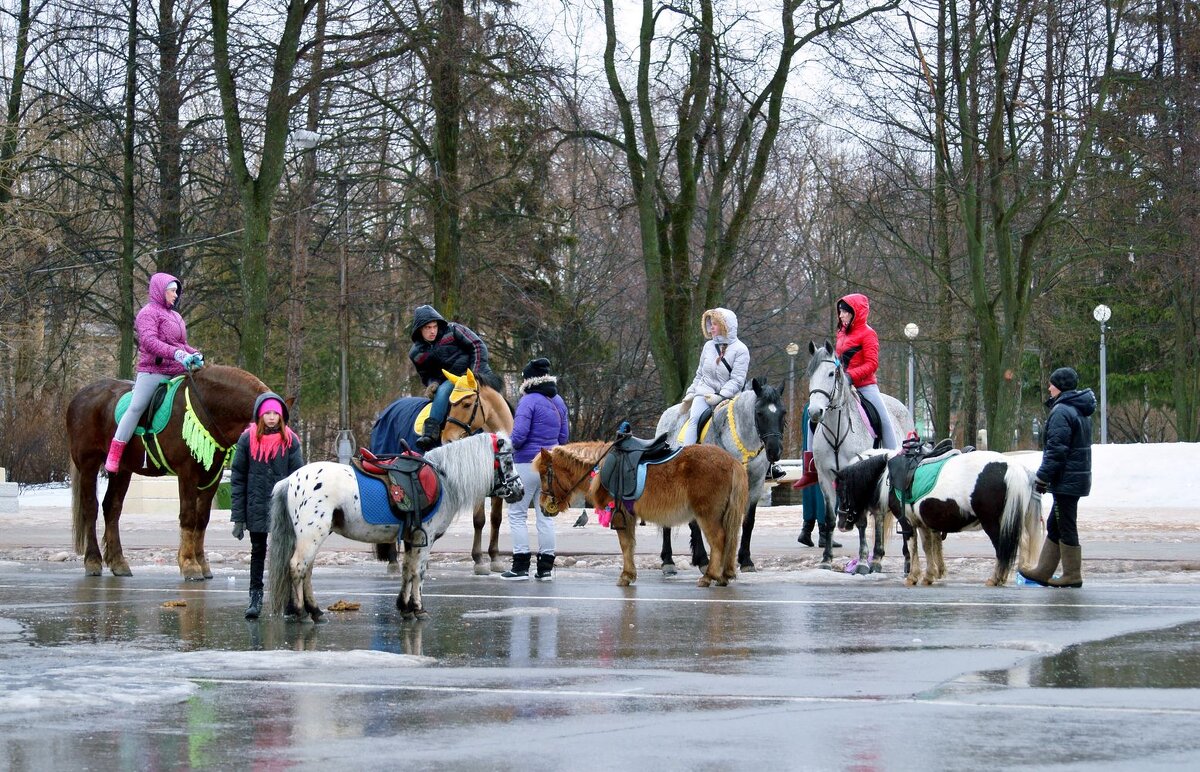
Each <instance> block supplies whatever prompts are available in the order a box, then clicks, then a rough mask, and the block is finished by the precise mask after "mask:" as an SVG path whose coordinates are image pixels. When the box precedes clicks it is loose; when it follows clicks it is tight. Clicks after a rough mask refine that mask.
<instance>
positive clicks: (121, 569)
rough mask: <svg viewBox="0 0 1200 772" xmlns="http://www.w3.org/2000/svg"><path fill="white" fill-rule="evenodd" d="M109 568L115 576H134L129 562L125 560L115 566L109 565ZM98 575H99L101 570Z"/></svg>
mask: <svg viewBox="0 0 1200 772" xmlns="http://www.w3.org/2000/svg"><path fill="white" fill-rule="evenodd" d="M109 570H111V571H112V574H113V576H133V571H130V570H129V564H128V563H126V562H125V561H123V560H122V561H121V562H120V563H117V564H116V565H114V566H109ZM96 575H97V576H99V572H97V574H96Z"/></svg>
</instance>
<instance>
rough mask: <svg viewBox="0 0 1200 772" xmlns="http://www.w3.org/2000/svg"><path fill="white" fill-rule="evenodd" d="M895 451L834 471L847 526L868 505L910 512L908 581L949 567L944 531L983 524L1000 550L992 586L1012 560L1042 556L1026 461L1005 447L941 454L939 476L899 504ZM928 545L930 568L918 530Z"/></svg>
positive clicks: (859, 521) (1025, 562) (1038, 503)
mask: <svg viewBox="0 0 1200 772" xmlns="http://www.w3.org/2000/svg"><path fill="white" fill-rule="evenodd" d="M890 455H891V454H890V453H887V452H877V453H874V454H872V455H870V456H868V457H866V458H865V459H863V460H861V461H857V462H855V463H852V464H850V465H849V466H847V467H845V468H844V469H842V470H840V471H839V472H838V473H837V492H838V502H839V503H838V525H839V526H840V527H842V528H843V530H849V529H850V528H851V527H853V526H855V525H858V526H859V527H860V528H861V527H863V525H865V521H866V515H867V512H872V513H874V514H875V515H876V516H877V517H878V515H879V513H881V512H883V511H886V510H890V511H891V512H892V514H893V515H895V516H896V517H899V516H900V515H901V513H903V515H904V516H905V517H906V518H908V521H909V523H911V524H912V527H913V535H912V536H911V537H910V539H909V542H908V545H907V547H908V550H909V554H910V555H911V560H912V562H911V565H910V568H909V572H908V576H907V577H905V580H904V583H905V584H907V585H908V586H910V587H911V586H913V585H915V584H917V583H918V582H920V583H922V584H926V585H928V584H933V581H934V580H935V579H940V578H942V577H943V576H945V575H946V565H945V561H944V560H943V559H942V539H941V536H940V533H958V532H960V531H966V530H973V529H975V528H982V529H983V531H984V533H986V534H987V535H988V538H989V539H991V542H992V547H993V548H994V549H995V551H996V568H995V570H994V571H993V572H992V575H991V576H990V577H989V578H988V580H987V582H986V584H987V585H988V586H989V587H998V586H1001V585H1003V584H1004V583H1005V582H1007V581H1008V577H1009V574H1010V573H1011V572H1012V567H1013V561H1014V559H1015V558H1017V556H1018V553H1019V557H1020V565H1021V566H1032V565H1034V564H1036V563H1037V559H1038V552H1039V551H1040V549H1041V543H1042V498H1041V496H1038V495H1036V494H1034V492H1033V483H1034V479H1033V475H1032V474H1031V473H1030V471H1029V470H1028V469H1026V468H1025V467H1023V466H1021V465H1020V464H1018V463H1016V462H1015V461H1013V460H1012V459H1009V458H1006V457H1005V456H1003V455H1001V454H1000V453H995V452H992V451H987V450H976V451H973V452H971V453H963V454H962V455H958V456H952V457H950V458H949V459H947V460H946V461H945V462H943V465H942V468H941V471H940V473H939V474H938V476H937V480H936V481H935V482H934V483H933V487H932V488H931V489H930V490H928V491H927V492H924V493H920V494H919V495H918V497H917V498H916V499H915V500H913V501H908V502H905V503H904V504H903V506H902V505H901V502H900V500H899V498H898V497H897V495H896V492H895V490H893V488H892V485H891V478H890V476H889V475H888V468H887V462H888V458H889V457H890ZM918 531H919V532H920V535H921V542H922V543H923V544H924V547H925V563H926V567H925V573H924V576H922V575H921V560H920V556H919V554H918V552H917V536H916V534H917V532H918Z"/></svg>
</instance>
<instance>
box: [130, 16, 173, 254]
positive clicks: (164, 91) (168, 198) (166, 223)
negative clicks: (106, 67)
mask: <svg viewBox="0 0 1200 772" xmlns="http://www.w3.org/2000/svg"><path fill="white" fill-rule="evenodd" d="M134 4H135V5H136V0H135V2H134ZM179 36H180V29H179V21H178V20H177V19H176V18H175V0H158V113H157V116H156V120H157V122H158V141H159V149H158V157H157V158H156V159H155V162H156V164H157V166H158V187H159V190H158V233H157V242H158V258H157V260H156V264H157V267H158V270H160V271H165V272H166V273H170V274H173V275H176V276H178V275H179V273H180V272H181V270H182V267H183V257H184V256H183V255H182V254H181V253H180V252H179V247H180V244H181V243H182V240H183V214H182V210H181V202H182V200H183V160H182V159H183V129H182V127H181V126H180V125H179V110H180V102H181V96H180V87H179Z"/></svg>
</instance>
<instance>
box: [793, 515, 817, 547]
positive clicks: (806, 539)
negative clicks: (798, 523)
mask: <svg viewBox="0 0 1200 772" xmlns="http://www.w3.org/2000/svg"><path fill="white" fill-rule="evenodd" d="M816 524H817V521H816V520H805V521H804V529H803V530H802V531H800V535H799V536H798V537H796V541H798V542H800V543H801V544H803V545H804V546H806V547H813V546H816V545H814V544H813V540H812V532H813V527H814V526H816Z"/></svg>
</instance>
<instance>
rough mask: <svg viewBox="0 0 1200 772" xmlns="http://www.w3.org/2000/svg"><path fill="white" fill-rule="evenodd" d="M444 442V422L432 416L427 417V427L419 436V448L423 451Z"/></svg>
mask: <svg viewBox="0 0 1200 772" xmlns="http://www.w3.org/2000/svg"><path fill="white" fill-rule="evenodd" d="M441 444H442V424H441V422H439V421H435V420H433V419H432V418H426V419H425V428H424V429H422V430H421V436H420V437H418V438H417V450H419V451H421V452H422V453H428V452H429V451H431V450H433V449H434V448H436V447H437V446H438V445H441Z"/></svg>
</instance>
